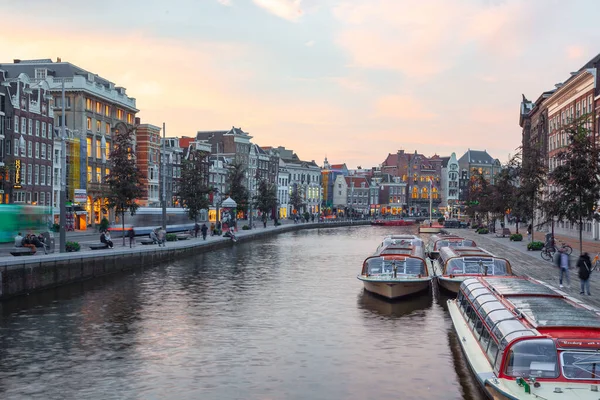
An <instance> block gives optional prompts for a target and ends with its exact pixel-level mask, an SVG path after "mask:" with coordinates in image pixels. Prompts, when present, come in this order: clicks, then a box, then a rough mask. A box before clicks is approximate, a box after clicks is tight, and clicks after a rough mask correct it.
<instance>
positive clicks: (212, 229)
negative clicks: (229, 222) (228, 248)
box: [210, 222, 215, 236]
mask: <svg viewBox="0 0 600 400" xmlns="http://www.w3.org/2000/svg"><path fill="white" fill-rule="evenodd" d="M214 235H215V223H214V222H211V223H210V236H214Z"/></svg>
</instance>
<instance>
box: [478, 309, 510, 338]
mask: <svg viewBox="0 0 600 400" xmlns="http://www.w3.org/2000/svg"><path fill="white" fill-rule="evenodd" d="M503 307H504V306H503ZM508 319H515V316H514V315H513V314H512V313H511V312H510V311H508V310H507V309H502V308H501V309H499V310H493V311H489V312H488V315H487V317H485V323H486V324H487V326H489V327H490V329H491V330H492V333H493V332H494V328H496V324H498V323H500V322H501V321H506V320H508ZM496 337H497V338H498V340H500V339H502V336H500V337H498V336H496Z"/></svg>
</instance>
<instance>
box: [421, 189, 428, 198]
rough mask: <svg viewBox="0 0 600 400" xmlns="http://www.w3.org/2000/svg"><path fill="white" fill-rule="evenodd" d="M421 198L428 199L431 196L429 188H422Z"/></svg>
mask: <svg viewBox="0 0 600 400" xmlns="http://www.w3.org/2000/svg"><path fill="white" fill-rule="evenodd" d="M421 198H422V199H428V198H429V195H428V193H427V188H426V187H423V188H421Z"/></svg>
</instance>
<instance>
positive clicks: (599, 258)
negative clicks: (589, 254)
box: [590, 253, 600, 272]
mask: <svg viewBox="0 0 600 400" xmlns="http://www.w3.org/2000/svg"><path fill="white" fill-rule="evenodd" d="M594 271H600V253H598V254H596V257H594V259H593V260H592V269H591V270H590V272H594Z"/></svg>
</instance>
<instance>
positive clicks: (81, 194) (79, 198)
mask: <svg viewBox="0 0 600 400" xmlns="http://www.w3.org/2000/svg"><path fill="white" fill-rule="evenodd" d="M74 197H75V198H74V199H73V200H74V201H75V203H85V202H87V191H86V190H85V189H74Z"/></svg>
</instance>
